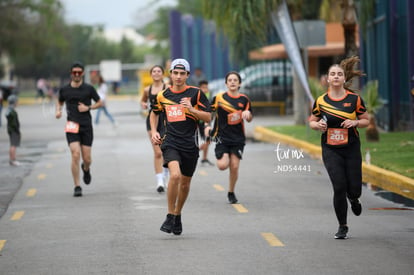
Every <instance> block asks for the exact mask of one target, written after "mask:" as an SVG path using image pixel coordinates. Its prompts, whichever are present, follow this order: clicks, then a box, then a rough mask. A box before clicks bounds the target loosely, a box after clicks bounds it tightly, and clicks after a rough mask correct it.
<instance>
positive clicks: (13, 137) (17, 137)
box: [9, 132, 21, 147]
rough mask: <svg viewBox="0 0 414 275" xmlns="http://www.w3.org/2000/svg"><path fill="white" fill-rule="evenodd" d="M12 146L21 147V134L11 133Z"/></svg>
mask: <svg viewBox="0 0 414 275" xmlns="http://www.w3.org/2000/svg"><path fill="white" fill-rule="evenodd" d="M9 139H10V145H11V146H14V147H19V146H20V140H21V135H20V133H16V132H11V133H9Z"/></svg>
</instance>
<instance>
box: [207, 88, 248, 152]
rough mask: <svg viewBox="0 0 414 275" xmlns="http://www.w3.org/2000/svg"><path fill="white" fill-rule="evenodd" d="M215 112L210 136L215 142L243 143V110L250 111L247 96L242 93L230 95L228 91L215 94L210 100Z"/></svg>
mask: <svg viewBox="0 0 414 275" xmlns="http://www.w3.org/2000/svg"><path fill="white" fill-rule="evenodd" d="M211 109H212V111H215V112H216V115H215V122H214V127H213V131H212V136H213V137H214V139H215V140H216V141H217V142H220V143H223V144H227V145H237V144H243V145H244V144H245V141H246V136H245V132H244V121H243V118H242V117H241V113H242V112H243V111H246V110H249V111H250V112H252V106H251V103H250V100H249V98H248V97H247V96H246V95H244V94H239V95H238V96H232V95H230V94H229V93H228V92H224V93H220V94H218V95H216V96H215V97H214V98H213V100H212V102H211Z"/></svg>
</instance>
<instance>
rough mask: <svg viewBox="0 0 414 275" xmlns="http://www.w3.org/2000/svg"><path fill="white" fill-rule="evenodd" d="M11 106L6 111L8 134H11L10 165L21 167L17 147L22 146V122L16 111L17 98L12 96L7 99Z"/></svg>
mask: <svg viewBox="0 0 414 275" xmlns="http://www.w3.org/2000/svg"><path fill="white" fill-rule="evenodd" d="M7 101H8V103H9V106H8V108H7V111H6V114H5V115H6V118H7V133H8V134H9V140H10V149H9V163H10V165H12V166H19V165H20V162H18V161H17V160H16V147H19V146H20V141H21V134H20V122H19V116H18V114H17V111H16V106H17V96H15V95H10V96H9V97H8V99H7Z"/></svg>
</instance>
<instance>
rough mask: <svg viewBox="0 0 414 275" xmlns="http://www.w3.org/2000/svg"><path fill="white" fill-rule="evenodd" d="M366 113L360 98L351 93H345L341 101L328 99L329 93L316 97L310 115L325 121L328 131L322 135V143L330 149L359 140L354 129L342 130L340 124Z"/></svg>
mask: <svg viewBox="0 0 414 275" xmlns="http://www.w3.org/2000/svg"><path fill="white" fill-rule="evenodd" d="M365 112H366V108H365V104H364V101H363V100H362V98H361V97H360V96H359V95H358V94H356V93H353V92H350V91H345V96H344V97H343V98H341V99H333V98H331V97H329V92H328V93H325V94H323V95H321V96H320V97H318V98H317V99H316V101H315V103H314V104H313V109H312V114H313V115H315V116H317V117H320V118H321V119H325V120H327V123H328V131H326V132H325V133H323V134H322V136H321V139H322V143H323V144H326V145H328V146H331V147H345V146H346V145H347V144H350V143H353V142H355V141H356V140H358V139H359V133H358V131H357V129H356V127H352V128H349V129H344V128H342V126H341V123H342V122H343V121H345V120H347V119H350V120H356V119H357V117H358V116H359V115H362V114H363V113H365Z"/></svg>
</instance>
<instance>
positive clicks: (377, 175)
mask: <svg viewBox="0 0 414 275" xmlns="http://www.w3.org/2000/svg"><path fill="white" fill-rule="evenodd" d="M253 136H254V138H255V139H257V140H261V141H265V142H269V143H274V142H282V143H285V144H289V145H291V146H294V147H298V148H300V149H302V150H303V151H305V152H307V153H308V154H310V155H312V156H313V157H317V158H322V149H321V147H320V146H317V145H314V144H311V143H309V142H306V141H302V140H298V139H295V138H292V137H290V136H287V135H284V134H280V133H277V132H274V131H272V130H269V129H267V128H264V127H262V126H258V127H256V128H255V129H254V134H253ZM362 180H363V181H364V182H369V183H370V184H372V185H375V186H378V187H380V188H382V189H384V190H388V191H391V192H393V193H396V194H399V195H401V196H404V197H406V198H409V199H412V200H414V179H411V178H409V177H405V176H402V175H400V174H397V173H395V172H391V171H388V170H386V169H383V168H380V167H378V166H375V165H368V164H366V163H365V162H363V163H362Z"/></svg>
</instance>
